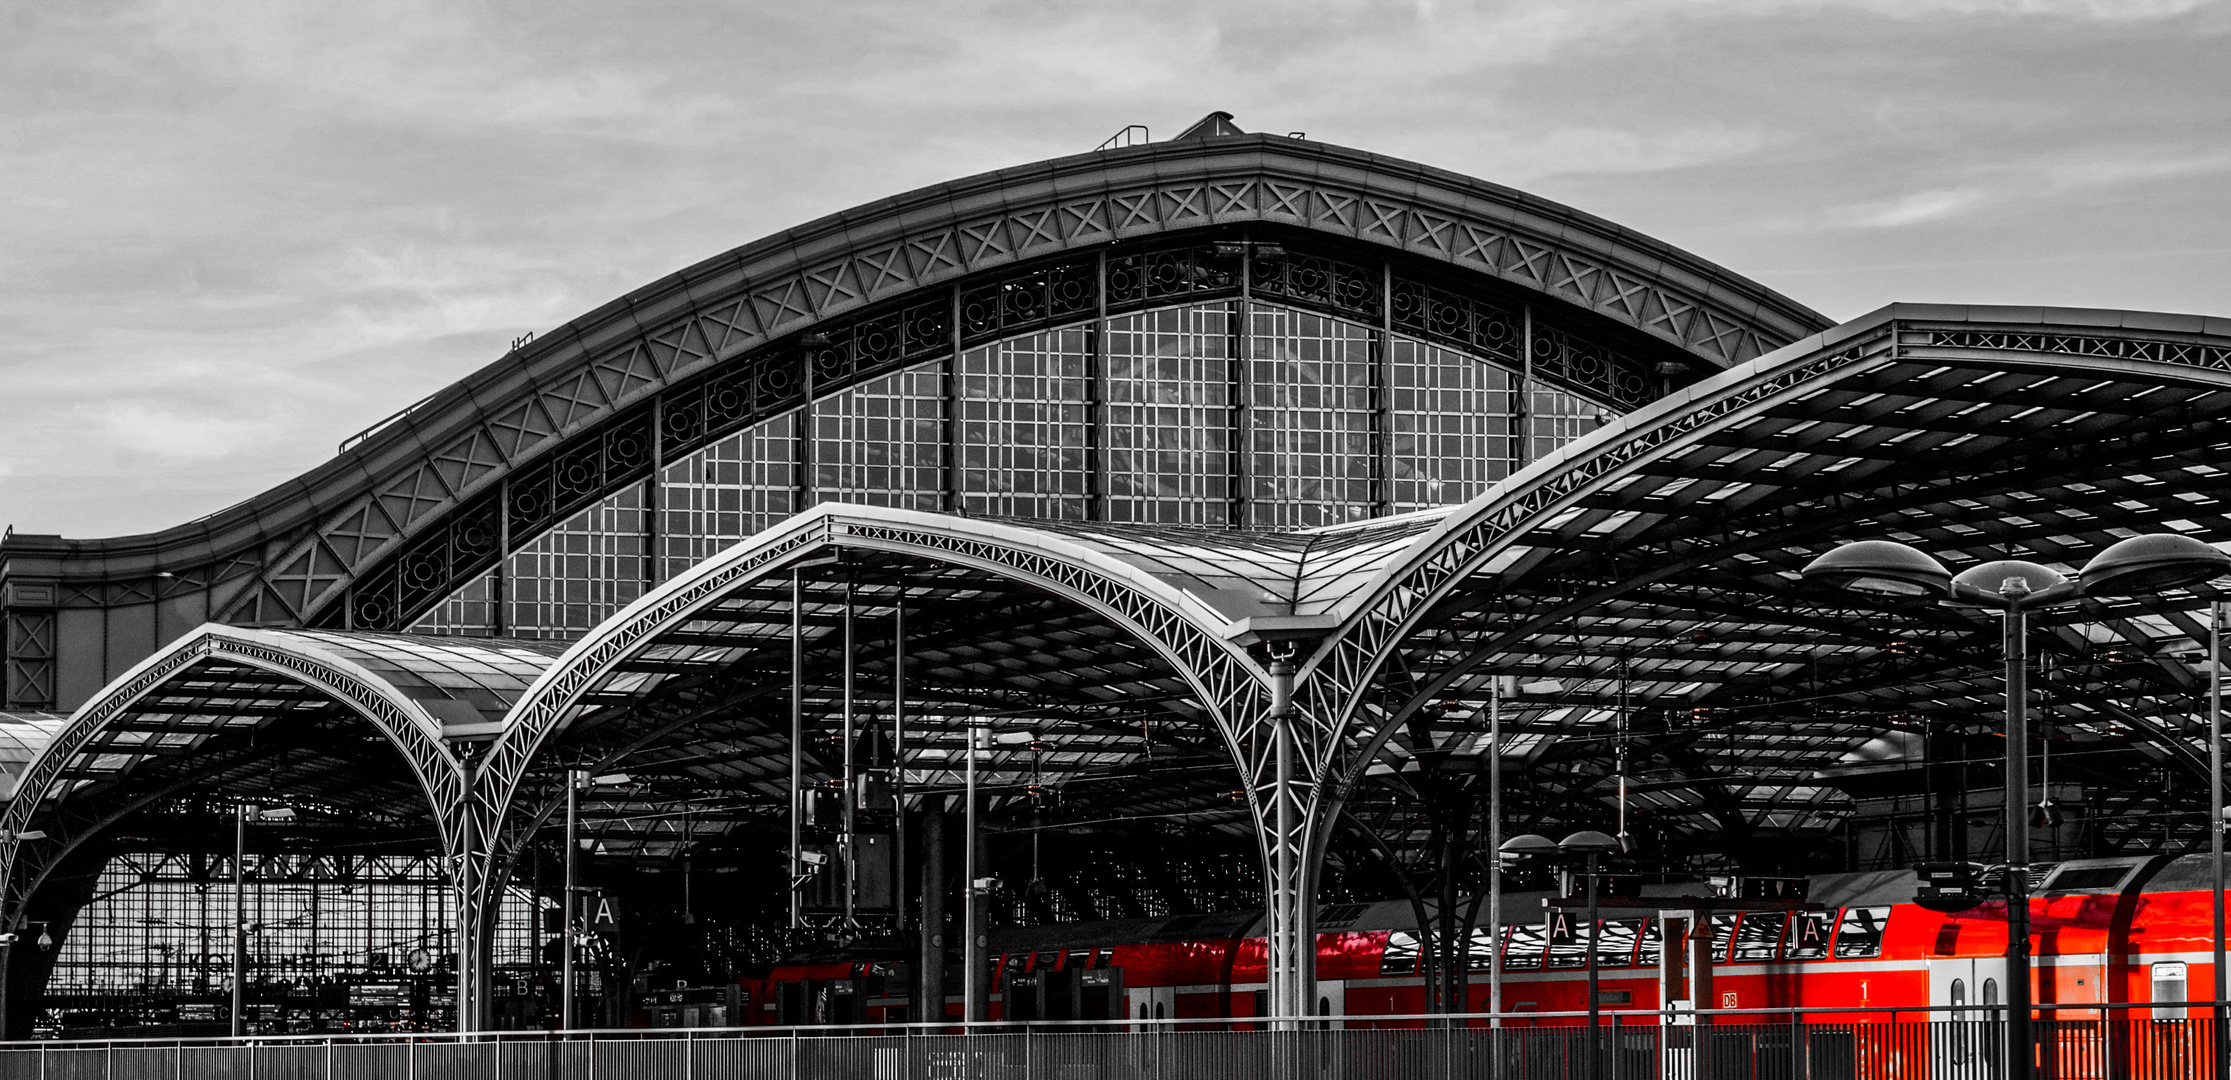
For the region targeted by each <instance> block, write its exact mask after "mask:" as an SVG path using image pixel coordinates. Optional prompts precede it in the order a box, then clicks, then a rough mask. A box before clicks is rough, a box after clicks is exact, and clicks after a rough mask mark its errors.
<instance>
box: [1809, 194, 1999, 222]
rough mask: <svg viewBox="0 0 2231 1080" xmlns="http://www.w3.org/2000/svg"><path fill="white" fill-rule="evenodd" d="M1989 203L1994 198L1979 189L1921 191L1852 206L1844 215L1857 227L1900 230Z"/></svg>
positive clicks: (1845, 219)
mask: <svg viewBox="0 0 2231 1080" xmlns="http://www.w3.org/2000/svg"><path fill="white" fill-rule="evenodd" d="M1988 201H1990V195H1989V194H1988V193H1986V192H1984V191H1982V190H1980V189H1977V188H1949V189H1939V190H1935V191H1917V192H1914V193H1913V194H1911V195H1901V196H1899V197H1897V198H1895V199H1888V200H1884V201H1881V202H1874V203H1866V204H1862V205H1860V206H1855V207H1851V208H1850V209H1848V210H1847V211H1845V213H1844V214H1843V215H1842V216H1843V219H1844V223H1845V224H1848V225H1852V226H1855V227H1857V228H1862V229H1897V228H1903V227H1905V226H1907V225H1920V224H1924V223H1927V222H1931V221H1941V220H1943V219H1945V218H1949V217H1956V216H1958V215H1960V214H1964V213H1966V212H1968V211H1969V210H1972V209H1974V208H1976V207H1978V206H1981V205H1983V204H1984V203H1986V202H1988Z"/></svg>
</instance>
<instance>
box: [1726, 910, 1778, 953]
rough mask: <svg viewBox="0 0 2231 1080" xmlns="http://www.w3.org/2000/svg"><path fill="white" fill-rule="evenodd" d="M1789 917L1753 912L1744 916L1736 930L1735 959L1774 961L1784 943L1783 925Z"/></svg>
mask: <svg viewBox="0 0 2231 1080" xmlns="http://www.w3.org/2000/svg"><path fill="white" fill-rule="evenodd" d="M1786 921H1787V917H1786V916H1784V915H1782V914H1781V913H1779V912H1772V911H1753V912H1750V913H1748V914H1745V915H1744V916H1743V922H1742V924H1741V925H1739V926H1737V927H1736V930H1735V958H1736V959H1737V960H1772V959H1774V954H1775V952H1776V951H1777V950H1778V947H1779V946H1780V945H1781V943H1782V924H1783V923H1784V922H1786Z"/></svg>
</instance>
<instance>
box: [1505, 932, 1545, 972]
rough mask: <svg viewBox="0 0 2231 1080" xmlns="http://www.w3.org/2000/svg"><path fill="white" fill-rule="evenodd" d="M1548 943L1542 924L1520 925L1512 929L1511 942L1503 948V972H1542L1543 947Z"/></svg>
mask: <svg viewBox="0 0 2231 1080" xmlns="http://www.w3.org/2000/svg"><path fill="white" fill-rule="evenodd" d="M1546 941H1547V939H1546V937H1545V936H1544V934H1543V931H1542V924H1540V923H1519V924H1518V925H1516V926H1513V927H1511V938H1510V942H1509V943H1508V944H1507V945H1505V946H1504V948H1503V970H1504V971H1540V970H1541V969H1542V946H1543V945H1544V944H1545V943H1546Z"/></svg>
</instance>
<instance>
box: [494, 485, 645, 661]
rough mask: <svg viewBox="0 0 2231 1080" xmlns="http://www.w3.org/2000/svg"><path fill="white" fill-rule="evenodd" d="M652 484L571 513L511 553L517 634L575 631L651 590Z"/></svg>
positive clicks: (508, 627) (511, 623)
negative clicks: (647, 494) (647, 500)
mask: <svg viewBox="0 0 2231 1080" xmlns="http://www.w3.org/2000/svg"><path fill="white" fill-rule="evenodd" d="M649 516H650V515H649V514H648V512H647V511H646V510H645V507H644V485H642V484H636V485H633V486H630V487H628V488H626V489H624V490H622V491H619V492H617V493H615V494H613V495H611V496H608V497H606V498H605V499H604V500H603V501H601V502H599V503H597V504H596V505H595V506H592V507H590V508H588V509H586V510H583V511H581V512H580V513H578V514H575V515H573V516H572V517H570V518H568V519H566V521H565V522H564V523H563V524H560V525H559V526H557V527H556V528H554V529H551V530H550V531H549V532H547V533H544V534H542V535H541V536H540V537H538V538H536V539H535V540H534V541H533V542H531V543H529V544H528V545H527V546H525V547H523V548H521V549H519V550H518V551H517V552H516V553H514V554H513V555H512V556H511V558H510V566H509V572H510V596H508V597H507V598H506V600H507V603H506V607H507V608H508V609H509V616H510V617H509V618H508V619H506V620H505V632H506V633H508V634H510V635H512V636H516V637H575V636H578V635H580V634H582V633H584V632H586V631H588V630H589V629H590V628H591V627H594V626H595V625H596V624H598V623H600V622H603V621H604V620H605V619H606V618H608V617H610V616H611V614H612V613H613V612H615V611H618V610H620V608H622V607H624V606H626V605H627V604H628V603H629V602H631V601H633V600H634V599H635V598H636V597H638V596H641V595H642V594H643V585H644V582H645V580H646V578H647V577H648V573H647V571H648V566H647V562H648V560H647V558H646V555H647V552H646V550H645V539H646V537H645V531H646V527H647V526H648V525H649V520H648V519H649Z"/></svg>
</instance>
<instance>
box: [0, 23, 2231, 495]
mask: <svg viewBox="0 0 2231 1080" xmlns="http://www.w3.org/2000/svg"><path fill="white" fill-rule="evenodd" d="M2227 57H2231V0H1594V2H1547V0H1532V2H1524V3H1486V4H1465V3H1457V2H1453V0H1410V2H1404V3H1372V2H1360V0H1318V2H1312V0H1297V2H1288V3H1267V2H1257V3H1246V4H1241V3H1217V2H1213V0H1125V2H1122V3H1104V4H1086V3H1065V2H1061V0H1031V2H1014V3H1004V2H956V3H948V2H942V0H893V2H883V0H823V2H820V3H803V2H791V3H760V2H738V3H717V2H709V0H705V2H690V3H680V2H661V0H631V2H628V3H581V2H573V0H534V2H531V3H527V2H521V3H480V2H472V0H440V2H431V0H430V2H424V3H419V2H410V0H399V2H384V0H349V2H346V3H332V4H325V3H316V2H308V0H271V2H259V0H144V2H143V0H72V2H71V3H68V4H50V3H38V2H35V0H0V526H5V525H13V526H14V527H15V528H16V529H18V530H19V531H24V532H36V533H61V534H64V535H69V536H79V537H95V536H116V535H126V534H134V533H142V532H151V531H155V530H158V529H162V528H165V527H168V526H172V525H176V524H179V523H182V522H185V521H187V520H189V519H192V518H195V517H198V516H201V515H203V514H207V513H211V512H214V511H217V510H219V509H222V508H224V507H225V506H228V505H231V504H232V503H235V502H238V501H240V500H242V499H245V498H248V497H250V496H252V495H254V494H256V493H257V492H259V491H262V490H264V489H267V488H269V487H272V486H274V485H276V484H279V483H282V482H284V481H286V480H288V479H290V478H292V477H294V476H296V475H299V474H300V473H302V472H303V471H305V470H307V469H310V468H312V467H314V466H316V465H317V464H319V463H320V462H322V461H324V460H326V459H327V458H329V457H331V456H332V454H333V452H334V447H335V445H336V444H337V443H339V442H340V441H342V440H343V439H345V438H347V437H348V436H350V435H351V434H353V433H355V432H357V431H359V430H361V429H363V428H364V427H366V426H368V425H370V424H373V423H375V422H377V421H378V420H380V419H381V418H383V417H385V416H387V415H389V414H390V413H393V412H394V411H396V410H397V409H400V408H403V407H404V406H407V405H409V404H410V403H412V402H414V401H416V400H418V399H419V398H421V397H424V396H425V395H427V394H430V393H432V392H434V391H436V390H439V389H441V388H442V387H443V386H446V385H448V384H449V383H451V382H453V381H455V380H457V379H458V378H460V377H462V376H464V375H465V374H467V373H469V372H471V371H472V370H474V369H476V368H478V367H480V366H482V365H484V364H487V363H489V362H491V361H493V360H495V359H496V358H497V357H498V356H500V355H501V354H502V353H503V352H504V350H505V348H506V346H507V344H508V343H509V342H510V341H511V339H513V338H514V337H517V336H518V335H520V334H523V333H527V332H529V331H547V330H548V329H550V328H552V327H554V326H557V325H560V324H562V323H564V322H566V321H567V320H568V319H571V318H572V317H574V316H575V315H578V314H581V313H583V312H585V311H588V310H590V309H592V308H594V307H596V306H598V305H600V304H602V303H604V302H605V301H607V300H610V299H612V298H614V297H616V296H619V295H620V294H622V293H624V292H627V291H628V290H630V289H632V288H634V287H636V286H638V285H641V284H644V283H647V282H649V281H651V280H653V279H656V278H658V277H661V276H663V275H665V274H668V273H670V272H672V271H674V270H677V269H680V268H682V267H684V266H687V265H689V264H691V263H694V262H696V261H698V260H700V259H703V258H706V257H708V256H711V255H715V254H718V253H720V252H722V251H725V250H728V249H730V248H733V247H736V246H738V245H740V244H743V243H746V242H748V241H750V240H753V239H755V238H758V237H761V236H764V235H766V234H768V233H772V232H777V231H780V230H782V229H785V228H788V227H790V226H793V225H796V224H800V223H802V222H805V221H807V220H810V219H812V218H815V217H818V216H820V215H822V214H826V213H830V212H833V211H837V210H841V209H843V208H845V207H848V206H852V205H856V204H859V203H863V202H868V201H872V200H875V199H878V198H882V197H884V196H887V195H891V194H895V193H897V192H900V191H904V190H908V189H911V188H915V187H919V186H921V185H924V184H930V183H935V182H939V181H942V180H948V179H952V178H955V177H959V176H965V175H969V174H972V173H977V172H982V171H986V170H991V169H997V168H1002V167H1005V166H1010V165H1016V164H1021V163H1024V162H1029V161H1036V160H1041V159H1044V158H1049V157H1056V156H1061V155H1065V154H1071V153H1078V152H1082V151H1086V150H1090V149H1091V148H1092V147H1093V146H1095V145H1097V144H1098V143H1099V142H1100V141H1101V140H1103V139H1105V138H1106V137H1108V136H1109V135H1112V134H1114V133H1115V132H1116V131H1117V130H1118V129H1120V128H1122V127H1123V126H1125V125H1127V124H1145V125H1147V126H1148V128H1149V129H1150V131H1151V132H1152V134H1153V136H1154V137H1155V138H1158V139H1159V138H1167V137H1168V136H1170V135H1173V134H1175V133H1176V132H1177V131H1179V130H1180V129H1182V128H1183V127H1185V126H1186V125H1188V124H1190V123H1191V122H1192V121H1194V120H1195V119H1198V118H1199V117H1200V116H1202V115H1203V114H1205V113H1207V112H1209V111H1211V110H1215V109H1223V110H1226V111H1229V112H1231V113H1233V114H1235V115H1236V117H1237V121H1238V123H1239V124H1240V126H1242V127H1244V128H1247V129H1249V130H1260V131H1275V132H1279V133H1285V132H1304V133H1306V134H1307V136H1308V137H1309V138H1312V139H1317V140H1321V141H1325V142H1332V143H1338V144H1342V145H1347V146H1353V147H1359V148H1362V149H1366V150H1372V151H1376V152H1379V153H1383V154H1389V155H1392V156H1395V157H1401V158H1408V159H1410V160H1414V161H1419V162H1423V163H1426V164H1429V165H1435V166H1439V167H1441V168H1445V169H1451V170H1454V171H1456V172H1460V173H1465V174H1469V175H1472V176H1477V177H1481V178H1484V179H1488V180H1493V181H1497V182H1500V183H1504V184H1509V185H1512V186H1515V187H1519V188H1522V189H1525V190H1527V191H1530V192H1533V193H1535V194H1537V195H1541V196H1544V197H1546V198H1550V199H1554V200H1557V201H1560V202H1563V203H1566V204H1569V205H1572V206H1575V207H1578V208H1580V209H1583V210H1586V211H1589V212H1591V213H1594V214H1597V215H1599V216H1602V217H1606V218H1609V219H1611V220H1613V221H1616V222H1619V223H1620V224H1623V225H1626V226H1628V227H1631V228H1634V229H1638V230H1640V231H1642V232H1645V233H1648V234H1651V235H1653V236H1656V237H1658V238H1659V239H1661V240H1664V241H1666V242H1668V243H1671V244H1674V245H1676V246H1678V247H1681V248H1684V249H1687V250H1689V251H1691V252H1694V253H1696V254H1698V255H1700V256H1702V257H1704V258H1706V259H1709V260H1711V261H1713V262H1716V263H1719V264H1720V265H1722V266H1726V267H1728V268H1730V269H1732V270H1735V271H1736V272H1738V273H1741V274H1744V275H1747V276H1749V277H1751V278H1753V279H1755V280H1757V281H1760V282H1762V283H1764V284H1766V285H1767V286H1769V287H1772V288H1774V289H1777V290H1780V291H1781V292H1783V293H1785V294H1787V295H1789V296H1791V297H1793V298H1795V299H1797V300H1798V301H1800V302H1803V303H1805V304H1809V305H1811V306H1812V307H1814V308H1816V309H1817V310H1820V311H1822V312H1824V313H1826V314H1827V315H1829V316H1830V317H1832V318H1837V319H1845V318H1850V317H1853V316H1857V315H1860V314H1862V313H1864V312H1867V311H1870V310H1873V309H1874V308H1877V307H1880V306H1882V305H1884V304H1887V303H1893V302H1898V301H1929V302H1940V303H2008V304H2059V305H2075V306H2085V307H2114V308H2142V309H2149V310H2157V311H2177V312H2193V313H2202V314H2212V315H2231V295H2227V291H2231V212H2227V209H2231V208H2227V206H2226V202H2227V198H2231V60H2227V59H2226V58H2227Z"/></svg>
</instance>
